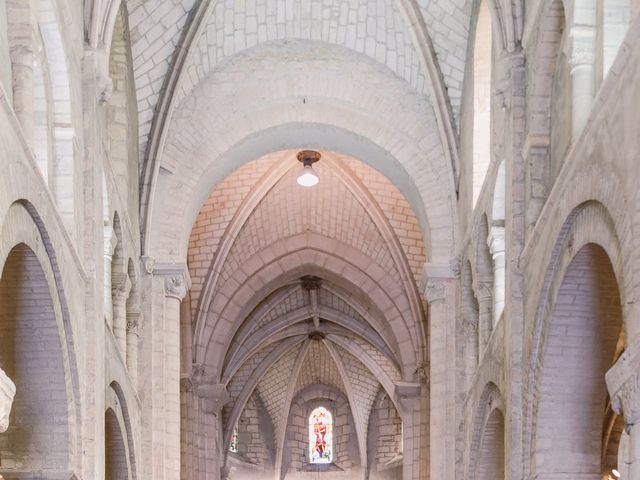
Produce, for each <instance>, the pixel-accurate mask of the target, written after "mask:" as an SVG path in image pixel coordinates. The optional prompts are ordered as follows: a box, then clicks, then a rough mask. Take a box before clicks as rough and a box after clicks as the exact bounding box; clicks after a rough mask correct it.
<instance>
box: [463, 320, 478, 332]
mask: <svg viewBox="0 0 640 480" xmlns="http://www.w3.org/2000/svg"><path fill="white" fill-rule="evenodd" d="M462 331H463V332H464V334H465V335H471V336H474V335H475V334H476V333H477V332H478V320H477V319H469V318H465V319H464V320H463V321H462Z"/></svg>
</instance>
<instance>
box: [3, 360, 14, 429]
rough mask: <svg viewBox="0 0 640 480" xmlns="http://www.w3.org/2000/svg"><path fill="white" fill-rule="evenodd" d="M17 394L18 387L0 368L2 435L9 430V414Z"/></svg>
mask: <svg viewBox="0 0 640 480" xmlns="http://www.w3.org/2000/svg"><path fill="white" fill-rule="evenodd" d="M15 394H16V386H15V385H14V384H13V382H12V381H11V379H10V378H9V377H8V376H7V375H6V374H5V373H4V370H2V369H1V368H0V433H2V432H6V431H7V428H9V414H10V413H11V404H12V403H13V397H14V396H15Z"/></svg>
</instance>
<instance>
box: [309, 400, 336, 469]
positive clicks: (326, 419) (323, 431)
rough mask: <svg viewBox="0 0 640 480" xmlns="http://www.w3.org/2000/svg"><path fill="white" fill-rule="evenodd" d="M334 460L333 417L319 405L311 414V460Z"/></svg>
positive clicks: (315, 461) (323, 461)
mask: <svg viewBox="0 0 640 480" xmlns="http://www.w3.org/2000/svg"><path fill="white" fill-rule="evenodd" d="M332 461H333V417H332V416H331V412H329V410H327V409H326V408H324V407H318V408H316V409H315V410H314V411H313V412H311V415H309V462H310V463H331V462H332Z"/></svg>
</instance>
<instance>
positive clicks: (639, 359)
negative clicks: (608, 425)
mask: <svg viewBox="0 0 640 480" xmlns="http://www.w3.org/2000/svg"><path fill="white" fill-rule="evenodd" d="M605 379H606V381H607V388H608V389H609V393H610V395H611V407H612V408H613V410H614V411H615V412H616V413H617V414H618V415H623V416H624V422H625V425H626V427H627V429H629V428H630V427H632V426H634V425H636V424H638V423H640V345H638V344H636V345H635V346H633V347H632V348H631V349H628V350H627V351H625V352H624V353H623V354H622V355H621V356H620V358H619V359H618V361H617V362H616V364H615V365H614V366H613V367H611V369H610V370H609V371H608V372H607V374H606V376H605Z"/></svg>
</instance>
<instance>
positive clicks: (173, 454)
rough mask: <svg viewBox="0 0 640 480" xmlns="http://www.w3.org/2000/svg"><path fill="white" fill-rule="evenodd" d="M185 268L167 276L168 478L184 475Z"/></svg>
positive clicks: (165, 371) (166, 386) (166, 398)
mask: <svg viewBox="0 0 640 480" xmlns="http://www.w3.org/2000/svg"><path fill="white" fill-rule="evenodd" d="M181 270H182V271H180V272H168V274H166V275H165V276H164V294H165V303H164V320H165V321H164V328H165V331H164V338H165V342H164V380H165V382H164V383H165V385H164V386H165V391H164V405H165V413H166V417H165V436H166V438H165V445H164V462H165V476H164V478H165V480H172V479H175V480H178V479H179V478H180V304H181V303H182V299H183V298H184V297H185V295H186V294H187V284H188V281H187V278H188V273H187V272H186V268H182V269H181Z"/></svg>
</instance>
